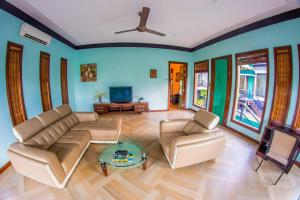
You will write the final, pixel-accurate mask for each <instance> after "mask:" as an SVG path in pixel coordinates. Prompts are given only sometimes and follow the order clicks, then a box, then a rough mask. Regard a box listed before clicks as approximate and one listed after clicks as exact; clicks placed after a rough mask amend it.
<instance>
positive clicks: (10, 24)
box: [0, 10, 75, 167]
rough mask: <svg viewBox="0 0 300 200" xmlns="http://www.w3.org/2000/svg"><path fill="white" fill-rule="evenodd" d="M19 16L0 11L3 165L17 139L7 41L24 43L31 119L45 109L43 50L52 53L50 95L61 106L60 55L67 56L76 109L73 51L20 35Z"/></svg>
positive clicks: (25, 84) (25, 90)
mask: <svg viewBox="0 0 300 200" xmlns="http://www.w3.org/2000/svg"><path fill="white" fill-rule="evenodd" d="M22 23H23V22H22V21H21V20H19V19H18V18H16V17H14V16H12V15H10V14H8V13H6V12H4V11H2V10H0V25H1V31H0V110H1V112H0V127H1V128H0V130H1V132H0V141H1V145H0V167H1V166H3V165H4V164H5V163H6V162H7V161H8V158H7V155H6V150H7V148H8V146H9V145H10V144H11V143H13V142H14V141H15V140H16V139H15V137H14V135H13V133H12V123H11V120H10V114H9V110H8V103H7V96H6V82H5V71H6V70H5V66H6V64H5V63H6V47H7V41H12V42H15V43H18V44H21V45H23V46H24V49H23V74H22V75H23V93H24V100H25V106H26V111H27V115H28V118H31V117H33V116H34V115H36V114H39V113H41V112H42V104H41V96H40V84H39V56H40V51H45V52H48V53H50V54H51V61H50V70H51V72H50V73H51V75H50V78H51V83H50V84H51V96H52V104H53V107H56V106H59V105H61V103H62V102H61V90H60V88H61V87H60V58H61V57H64V58H66V59H68V70H69V77H68V84H69V99H70V104H71V106H72V107H73V108H75V103H74V99H75V98H74V90H73V88H74V84H73V71H72V70H73V66H74V62H73V60H74V59H73V56H74V50H73V49H71V48H69V47H68V46H66V45H64V44H62V43H61V42H58V41H57V40H55V39H53V40H52V41H51V44H50V45H49V46H44V45H41V44H39V43H37V42H32V41H31V40H28V39H24V38H22V37H20V36H19V33H20V28H21V24H22Z"/></svg>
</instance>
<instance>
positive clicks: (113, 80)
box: [74, 48, 193, 111]
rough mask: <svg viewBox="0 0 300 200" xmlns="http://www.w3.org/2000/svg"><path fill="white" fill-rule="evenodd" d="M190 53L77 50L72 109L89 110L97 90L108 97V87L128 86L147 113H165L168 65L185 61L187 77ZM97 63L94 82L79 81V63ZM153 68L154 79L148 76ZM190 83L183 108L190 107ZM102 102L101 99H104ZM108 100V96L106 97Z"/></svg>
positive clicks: (190, 64)
mask: <svg viewBox="0 0 300 200" xmlns="http://www.w3.org/2000/svg"><path fill="white" fill-rule="evenodd" d="M191 56H192V55H191V53H188V52H182V51H174V50H164V49H155V48H102V49H87V50H80V51H78V52H77V56H76V58H77V59H76V65H75V66H76V73H75V76H74V78H75V80H74V82H75V93H76V98H75V99H76V107H77V109H78V110H80V111H91V110H92V109H93V108H92V104H91V102H96V98H95V93H96V91H97V90H100V91H105V92H106V93H107V96H108V89H109V87H110V86H132V87H133V96H143V97H144V98H145V100H146V101H148V102H149V106H150V109H151V110H165V109H167V105H168V73H169V72H168V67H169V66H168V62H169V61H180V62H188V73H189V75H188V76H189V77H191V76H192V73H193V63H192V62H191V61H192V57H191ZM87 63H97V70H98V71H97V76H98V79H97V82H89V83H87V82H80V74H79V71H80V64H87ZM150 69H157V78H156V79H153V78H150V77H149V73H150ZM191 92H192V80H191V79H190V78H189V79H188V84H187V97H188V98H187V107H189V108H190V106H191V104H190V98H189V97H190V96H191V95H190V93H191ZM104 100H105V99H104ZM106 100H108V97H107V98H106Z"/></svg>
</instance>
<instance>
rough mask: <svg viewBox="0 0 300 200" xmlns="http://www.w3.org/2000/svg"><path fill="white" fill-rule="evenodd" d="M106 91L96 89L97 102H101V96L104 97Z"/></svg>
mask: <svg viewBox="0 0 300 200" xmlns="http://www.w3.org/2000/svg"><path fill="white" fill-rule="evenodd" d="M105 95H106V93H105V92H102V91H98V92H97V93H96V98H97V99H98V102H99V103H102V98H103V97H105Z"/></svg>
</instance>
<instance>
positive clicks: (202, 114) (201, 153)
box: [160, 109, 226, 169]
mask: <svg viewBox="0 0 300 200" xmlns="http://www.w3.org/2000/svg"><path fill="white" fill-rule="evenodd" d="M219 120H220V118H219V117H218V116H217V115H215V114H213V113H210V112H207V111H205V110H202V109H201V110H199V111H198V112H197V113H195V115H194V117H193V119H175V120H166V121H161V122H160V144H161V146H162V148H163V151H164V153H165V155H166V157H167V159H168V161H169V164H170V165H171V167H172V168H173V169H174V168H180V167H185V166H188V165H193V164H196V163H200V162H204V161H207V160H211V159H214V158H216V157H217V156H219V155H220V154H221V153H222V151H223V149H224V147H225V141H226V139H225V135H224V133H223V132H222V131H221V130H219V129H218V128H217V125H218V122H219Z"/></svg>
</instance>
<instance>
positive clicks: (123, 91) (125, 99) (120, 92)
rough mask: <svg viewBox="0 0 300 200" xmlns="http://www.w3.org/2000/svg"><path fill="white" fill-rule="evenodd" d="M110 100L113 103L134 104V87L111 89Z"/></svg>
mask: <svg viewBox="0 0 300 200" xmlns="http://www.w3.org/2000/svg"><path fill="white" fill-rule="evenodd" d="M109 98H110V102H113V103H129V102H132V87H110V88H109Z"/></svg>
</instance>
